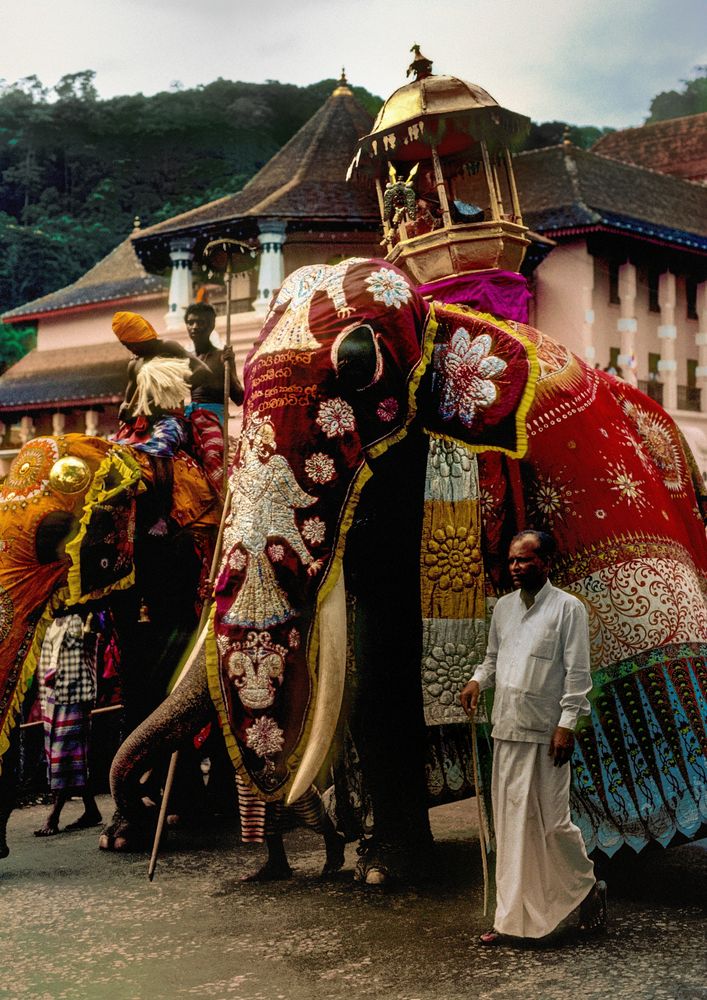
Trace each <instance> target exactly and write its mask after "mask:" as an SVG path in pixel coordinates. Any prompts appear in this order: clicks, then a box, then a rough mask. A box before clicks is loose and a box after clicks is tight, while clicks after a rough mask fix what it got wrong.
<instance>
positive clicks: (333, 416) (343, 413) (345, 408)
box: [317, 397, 356, 438]
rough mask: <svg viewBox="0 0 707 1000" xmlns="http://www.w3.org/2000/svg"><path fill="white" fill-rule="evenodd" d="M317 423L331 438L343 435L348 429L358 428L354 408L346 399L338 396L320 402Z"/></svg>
mask: <svg viewBox="0 0 707 1000" xmlns="http://www.w3.org/2000/svg"><path fill="white" fill-rule="evenodd" d="M317 423H318V424H319V426H320V427H321V429H322V430H323V431H324V433H325V434H326V436H327V437H329V438H334V437H343V436H344V434H346V432H347V431H353V430H355V429H356V420H355V418H354V412H353V410H352V409H351V407H350V406H349V404H348V403H347V402H346V401H345V400H343V399H340V398H338V397H337V398H336V399H326V400H324V402H323V403H320V405H319V413H318V414H317Z"/></svg>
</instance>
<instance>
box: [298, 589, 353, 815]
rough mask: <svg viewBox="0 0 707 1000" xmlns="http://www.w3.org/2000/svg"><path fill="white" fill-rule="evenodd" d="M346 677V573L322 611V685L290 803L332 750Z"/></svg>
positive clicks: (320, 616)
mask: <svg viewBox="0 0 707 1000" xmlns="http://www.w3.org/2000/svg"><path fill="white" fill-rule="evenodd" d="M345 681H346V591H345V589H344V574H343V572H340V573H339V579H338V580H337V581H336V583H335V584H334V587H333V589H332V591H331V593H330V594H328V596H327V597H326V598H325V600H324V602H323V604H322V606H321V609H320V612H319V688H318V691H317V701H316V704H315V706H314V718H313V719H312V730H311V733H310V736H309V742H308V743H307V747H306V749H305V751H304V754H303V756H302V761H301V763H300V765H299V768H298V770H297V774H296V775H295V780H294V781H293V783H292V788H291V789H290V792H289V795H288V796H287V804H288V805H292V803H293V802H296V801H297V799H298V798H300V796H301V795H304V793H305V792H306V791H307V789H308V788H309V787H310V785H311V784H312V782H313V781H314V779H315V778H316V776H317V774H318V773H319V769H320V768H321V766H322V764H323V763H324V761H325V759H326V755H327V754H328V753H329V748H330V746H331V741H332V740H333V738H334V733H335V732H336V725H337V722H338V721H339V712H340V711H341V702H342V699H343V697H344V684H345Z"/></svg>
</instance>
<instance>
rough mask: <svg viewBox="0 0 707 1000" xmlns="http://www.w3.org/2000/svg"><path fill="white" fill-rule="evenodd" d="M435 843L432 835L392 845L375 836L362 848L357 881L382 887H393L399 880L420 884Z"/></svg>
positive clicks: (362, 845)
mask: <svg viewBox="0 0 707 1000" xmlns="http://www.w3.org/2000/svg"><path fill="white" fill-rule="evenodd" d="M432 846H433V841H432V839H431V838H429V839H427V838H426V839H425V840H424V841H423V842H422V843H420V842H417V841H416V842H415V843H412V844H411V843H404V844H403V843H395V844H392V843H389V842H384V841H377V840H375V838H371V839H370V840H363V841H361V844H360V845H359V847H358V855H359V860H358V862H357V864H356V868H355V871H354V881H355V882H359V883H360V884H361V885H364V886H367V887H371V888H379V889H389V888H391V887H392V886H394V885H395V884H396V883H398V882H409V883H412V884H417V883H419V882H420V881H424V880H425V878H426V876H427V874H428V869H429V854H430V850H431V848H432Z"/></svg>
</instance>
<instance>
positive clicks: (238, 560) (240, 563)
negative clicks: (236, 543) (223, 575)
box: [228, 549, 248, 573]
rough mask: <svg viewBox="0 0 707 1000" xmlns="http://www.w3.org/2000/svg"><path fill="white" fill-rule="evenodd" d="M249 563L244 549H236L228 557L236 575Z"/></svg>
mask: <svg viewBox="0 0 707 1000" xmlns="http://www.w3.org/2000/svg"><path fill="white" fill-rule="evenodd" d="M247 562H248V557H247V556H246V554H245V552H244V551H243V550H242V549H234V550H233V552H231V554H230V555H229V557H228V565H229V566H230V567H231V569H235V571H236V573H240V571H241V570H242V569H245V564H246V563H247Z"/></svg>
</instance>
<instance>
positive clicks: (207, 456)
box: [184, 302, 243, 495]
mask: <svg viewBox="0 0 707 1000" xmlns="http://www.w3.org/2000/svg"><path fill="white" fill-rule="evenodd" d="M184 322H185V323H186V327H187V333H188V334H189V336H190V338H191V341H192V343H193V345H194V352H195V354H196V357H197V358H198V360H199V361H201V362H203V364H205V365H206V366H207V368H208V369H209V370H210V372H211V374H212V376H213V377H212V379H211V380H210V381H209V382H207V383H204V384H200V385H196V384H195V385H193V386H192V394H191V399H192V401H191V403H190V404H189V405H188V406H187V408H186V414H187V416H188V417H189V418H190V419H191V430H192V439H193V442H194V448H195V450H196V452H197V453H198V457H199V459H200V461H201V463H202V465H203V467H204V470H205V472H206V475H207V476H208V477H209V481H210V482H211V485H212V486H213V487H214V489H215V490H216V492H217V493H218V494H219V495H221V493H222V490H223V446H224V442H223V423H224V383H225V375H224V371H225V364H226V362H228V368H229V375H230V390H229V396H230V398H231V400H232V401H233V402H234V403H236V404H237V405H238V406H240V404H241V403H242V402H243V386H242V385H241V383H240V381H239V379H238V375H237V374H236V366H235V363H234V358H233V349H232V348H231V347H224V348H223V350H221V349H220V348H218V347H216V346H215V345H214V344H213V343H212V342H211V334H212V333H213V329H214V326H215V324H216V313H215V311H214V308H213V306H210V305H208V304H207V303H205V302H195V303H194V304H193V305H190V306H188V307H187V311H186V313H185V315H184Z"/></svg>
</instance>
